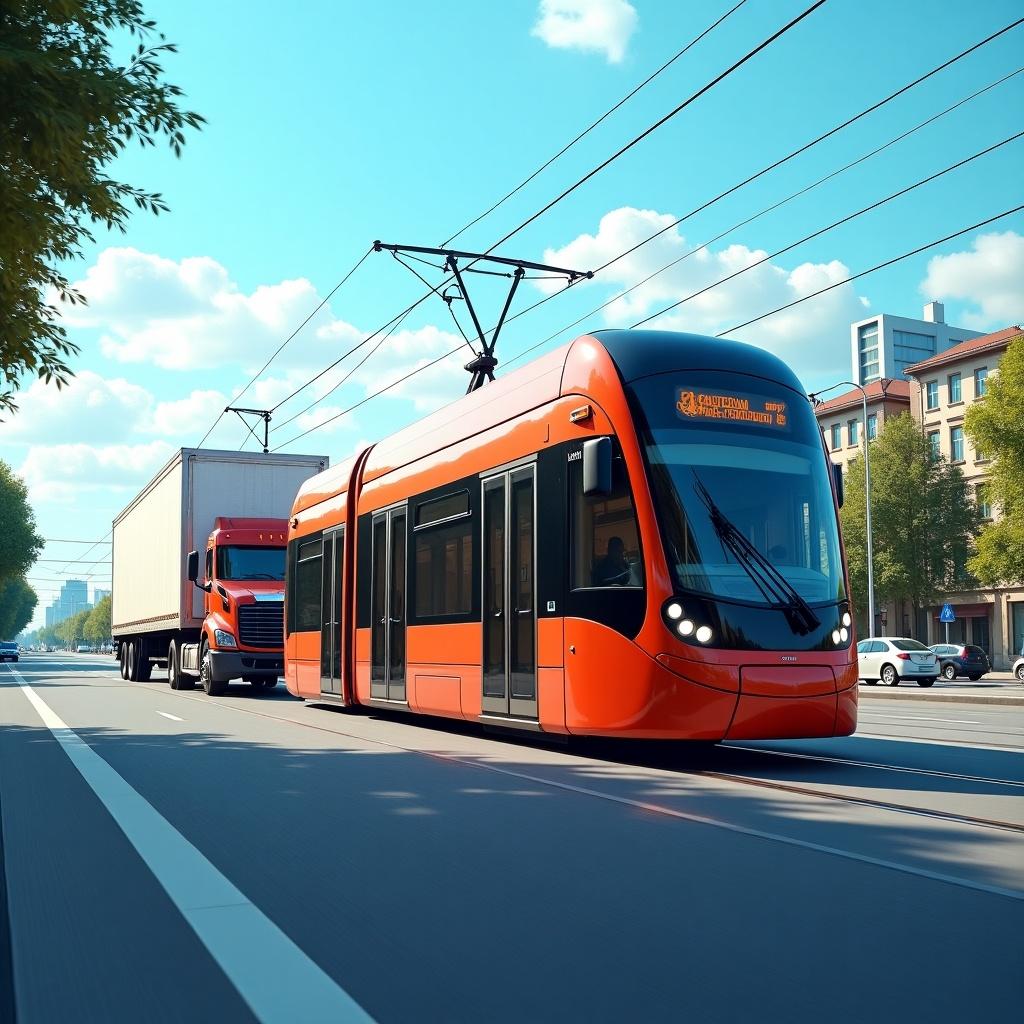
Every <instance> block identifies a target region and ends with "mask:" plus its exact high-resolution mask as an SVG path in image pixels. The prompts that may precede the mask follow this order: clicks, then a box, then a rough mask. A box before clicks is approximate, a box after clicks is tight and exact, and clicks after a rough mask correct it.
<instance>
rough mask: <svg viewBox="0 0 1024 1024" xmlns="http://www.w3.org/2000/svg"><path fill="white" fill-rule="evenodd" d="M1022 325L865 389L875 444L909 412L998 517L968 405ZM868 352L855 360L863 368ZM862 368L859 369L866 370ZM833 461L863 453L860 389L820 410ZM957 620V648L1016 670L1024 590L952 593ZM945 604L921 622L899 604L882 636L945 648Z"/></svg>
mask: <svg viewBox="0 0 1024 1024" xmlns="http://www.w3.org/2000/svg"><path fill="white" fill-rule="evenodd" d="M1021 336H1022V331H1021V328H1020V327H1007V328H1005V329H1004V330H1001V331H996V332H995V333H993V334H985V335H980V336H978V337H972V338H970V339H968V340H966V341H962V342H960V343H958V344H953V345H952V346H951V347H948V348H945V349H944V350H941V351H939V352H938V353H937V354H935V355H932V356H929V357H928V358H927V359H923V360H921V361H920V362H917V363H912V364H908V365H907V366H906V367H905V368H902V369H903V372H904V374H905V376H903V377H901V378H897V379H892V380H890V379H886V378H882V379H881V380H876V381H873V382H872V383H870V384H868V385H867V386H866V387H865V391H866V392H867V399H868V407H867V411H868V419H867V434H868V440H871V439H873V438H874V437H875V436H877V434H878V431H879V430H881V429H882V425H883V424H884V422H885V420H886V419H888V418H889V417H891V416H898V415H900V414H901V413H905V412H909V413H910V414H911V415H912V416H913V417H914V419H915V420H916V421H917V422H918V423H920V424H921V429H922V430H923V431H924V433H925V435H926V436H927V437H928V440H929V443H930V444H931V446H932V450H933V451H934V452H935V455H936V457H938V456H939V455H942V456H945V458H947V459H948V460H949V461H950V462H952V463H953V464H955V465H958V466H959V467H960V468H961V470H962V471H963V473H964V476H965V477H966V478H967V481H968V485H969V487H970V488H971V489H972V490H973V493H974V496H975V500H976V501H977V502H978V504H979V507H980V508H981V509H982V512H983V513H984V514H986V515H987V516H991V515H993V514H995V512H994V510H993V509H992V508H991V506H990V505H989V503H988V502H987V501H986V497H985V479H986V477H987V475H988V460H987V458H986V455H985V453H984V452H977V451H975V450H974V449H973V447H972V445H971V443H970V441H969V440H968V439H967V437H966V435H965V433H964V429H963V423H964V413H965V412H966V410H967V407H968V406H969V405H970V404H971V403H972V402H974V401H976V400H977V399H978V398H981V397H983V396H984V394H985V390H986V385H987V380H988V378H989V376H990V375H991V374H993V373H995V372H996V369H997V367H998V365H999V360H1000V359H1001V358H1002V355H1003V353H1004V352H1005V351H1006V349H1007V347H1008V346H1009V345H1010V343H1011V342H1012V341H1014V340H1015V339H1017V338H1020V337H1021ZM859 360H860V353H859V351H858V353H857V354H856V356H855V362H857V363H859ZM858 368H859V367H858V366H855V369H858ZM815 415H816V416H817V418H818V422H819V423H820V424H821V428H822V430H823V432H824V434H825V443H826V445H827V447H828V448H829V451H830V452H831V457H832V461H833V462H835V463H837V464H839V465H841V466H842V467H843V470H844V472H845V470H846V469H847V467H848V466H849V463H850V460H851V459H852V458H853V457H854V456H856V455H858V454H860V453H862V452H863V439H862V437H861V433H862V432H863V431H864V426H863V423H862V420H863V415H864V414H863V402H862V399H861V392H860V391H859V390H857V389H851V390H850V391H846V392H844V393H842V394H840V395H838V396H837V397H836V398H833V399H830V400H829V401H827V402H821V403H820V404H818V405H817V406H816V407H815ZM945 600H947V601H948V602H949V603H950V604H951V605H952V606H953V612H954V614H955V615H956V622H954V623H952V624H951V625H950V627H949V639H950V642H951V643H973V644H977V645H978V646H979V647H982V648H984V649H985V650H986V651H987V652H988V654H989V657H990V658H991V660H992V665H993V668H996V669H1008V668H1009V667H1010V665H1011V664H1012V662H1013V659H1014V657H1016V655H1017V654H1019V653H1020V652H1021V650H1022V648H1024V584H1022V585H1018V586H1012V587H998V588H986V589H981V590H975V591H969V592H964V593H957V594H947V595H945ZM941 609H942V605H941V604H939V605H937V606H935V607H934V608H929V609H927V610H926V611H925V613H924V614H922V615H921V616H920V617H919V620H918V621H917V622H916V623H915V622H913V621H912V609H911V608H910V606H909V605H907V606H906V607H897V606H896V604H894V603H891V604H889V605H888V606H886V607H881V608H879V610H878V611H877V613H876V621H875V624H874V632H875V633H876V635H889V636H894V635H896V636H913V637H916V638H917V639H919V640H921V641H922V642H923V643H927V644H933V643H942V642H944V640H945V636H946V631H945V630H946V627H945V625H944V624H943V623H940V622H939V613H940V612H941Z"/></svg>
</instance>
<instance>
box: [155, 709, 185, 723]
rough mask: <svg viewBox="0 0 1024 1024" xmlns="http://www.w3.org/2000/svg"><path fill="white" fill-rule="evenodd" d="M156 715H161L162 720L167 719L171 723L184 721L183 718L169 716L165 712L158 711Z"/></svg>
mask: <svg viewBox="0 0 1024 1024" xmlns="http://www.w3.org/2000/svg"><path fill="white" fill-rule="evenodd" d="M157 714H158V715H163V716H164V718H169V719H170V720H171V721H172V722H184V721H185V719H184V718H179V717H178V716H177V715H172V714H169V713H168V712H166V711H158V712H157Z"/></svg>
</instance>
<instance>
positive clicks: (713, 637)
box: [285, 331, 857, 740]
mask: <svg viewBox="0 0 1024 1024" xmlns="http://www.w3.org/2000/svg"><path fill="white" fill-rule="evenodd" d="M841 500H842V499H841V478H840V477H838V476H837V475H836V473H835V472H834V470H832V467H831V463H830V460H829V458H828V456H827V453H826V450H825V446H824V441H823V438H822V436H821V432H820V430H819V428H818V425H817V422H816V421H815V418H814V415H813V412H812V410H811V407H810V404H809V402H808V401H807V398H806V397H805V395H804V393H803V390H802V388H801V386H800V383H799V381H798V380H797V378H796V376H795V375H794V374H793V372H792V371H791V370H790V369H789V368H788V367H787V366H786V365H785V364H784V363H782V362H781V361H780V360H779V359H777V358H776V357H774V356H772V355H771V354H769V353H767V352H765V351H763V350H761V349H758V348H755V347H753V346H749V345H744V344H741V343H738V342H731V341H722V340H718V339H712V338H704V337H699V336H696V335H689V334H675V333H667V332H657V331H598V332H595V334H593V335H588V336H584V337H581V338H578V339H576V340H575V341H573V342H572V343H570V344H568V345H566V346H564V347H562V348H560V349H558V350H556V351H554V352H552V353H550V354H548V355H546V356H543V357H541V358H539V359H536V360H534V361H533V362H531V363H529V364H527V365H525V366H523V367H522V368H520V369H518V370H516V371H514V372H512V373H509V374H508V375H507V376H505V377H502V378H500V379H499V380H497V381H496V382H494V383H490V384H487V385H486V386H484V387H483V388H480V389H479V390H477V391H474V392H471V393H470V394H468V395H466V396H465V397H464V398H462V399H460V400H458V401H456V402H454V403H452V404H451V405H449V406H446V407H445V408H443V409H441V410H439V411H438V412H436V413H433V414H432V415H430V416H427V417H426V418H424V419H422V420H420V421H419V422H418V423H416V424H414V425H412V426H410V427H408V428H406V429H405V430H401V431H399V432H398V433H396V434H393V435H392V436H390V437H388V438H385V439H384V440H382V441H380V442H378V443H377V444H375V445H373V446H372V447H369V448H367V449H365V450H364V451H362V452H360V453H359V454H358V455H357V456H355V457H354V458H352V459H349V460H348V461H345V462H342V463H340V464H338V465H336V466H333V467H332V468H331V469H329V470H327V471H325V472H323V473H320V474H319V475H318V476H315V477H312V478H311V479H309V480H308V481H306V483H305V484H304V485H303V486H302V489H301V490H300V492H299V494H298V496H297V498H296V500H295V504H294V508H293V510H292V518H291V520H290V523H289V533H288V569H287V593H286V611H285V675H286V681H287V686H288V689H289V691H290V692H291V693H293V694H294V695H296V696H299V697H304V698H306V699H308V700H313V701H318V702H324V701H329V702H334V703H338V704H344V705H360V706H370V707H380V708H393V709H394V708H397V709H402V710H408V711H412V712H419V713H421V714H428V715H440V716H445V717H448V718H457V719H465V720H469V721H478V722H482V723H489V724H496V725H504V726H512V727H519V728H525V729H534V730H540V731H543V732H550V733H562V734H570V735H604V736H623V737H637V738H652V739H654V738H659V739H672V738H674V739H693V740H720V739H752V738H783V737H812V736H839V735H848V734H849V733H852V732H853V731H854V729H855V727H856V721H857V668H856V657H855V655H854V653H853V649H854V642H855V638H854V636H853V625H852V619H851V612H850V604H849V597H848V593H849V590H848V585H847V577H846V566H845V560H844V555H843V550H842V543H841V540H840V536H839V524H838V515H837V508H838V505H839V504H840V503H841Z"/></svg>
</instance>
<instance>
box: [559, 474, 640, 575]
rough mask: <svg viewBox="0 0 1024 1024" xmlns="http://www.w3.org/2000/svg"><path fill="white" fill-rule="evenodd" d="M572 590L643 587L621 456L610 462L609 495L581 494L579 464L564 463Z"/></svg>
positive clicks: (637, 535) (637, 533) (637, 537)
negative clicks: (610, 479)
mask: <svg viewBox="0 0 1024 1024" xmlns="http://www.w3.org/2000/svg"><path fill="white" fill-rule="evenodd" d="M569 494H570V515H571V517H572V519H571V523H572V541H571V544H572V587H573V589H574V590H581V589H585V588H592V587H642V586H643V585H644V567H643V562H642V560H641V557H640V531H639V529H638V528H637V522H636V509H635V508H634V507H633V498H632V495H631V494H630V491H629V480H628V477H627V475H626V470H625V466H624V464H623V462H622V459H621V458H617V459H615V460H613V463H612V491H611V493H610V494H607V495H590V496H587V495H584V493H583V464H582V462H571V463H569Z"/></svg>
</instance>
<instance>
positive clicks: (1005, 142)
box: [631, 131, 1024, 329]
mask: <svg viewBox="0 0 1024 1024" xmlns="http://www.w3.org/2000/svg"><path fill="white" fill-rule="evenodd" d="M1022 136H1024V131H1020V132H1017V133H1016V134H1014V135H1011V136H1009V137H1008V138H1005V139H1002V140H1001V141H999V142H996V143H994V144H993V145H991V146H988V147H986V148H985V149H982V150H980V151H979V152H977V153H973V154H971V156H968V157H964V159H963V160H958V161H957V162H956V163H953V164H950V165H949V166H948V167H944V168H943V169H942V170H941V171H936V172H935V173H934V174H929V175H928V176H927V177H926V178H921V179H920V180H919V181H915V182H914V183H913V184H912V185H907V186H906V187H905V188H901V189H900V190H899V191H897V192H893V193H891V194H890V195H887V196H885V197H884V198H882V199H879V200H877V201H876V202H873V203H871V204H869V205H868V206H864V207H862V208H861V209H859V210H855V211H854V212H853V213H849V214H847V215H846V216H845V217H840V218H839V220H835V221H833V222H832V223H831V224H826V225H825V227H822V228H818V229H817V230H816V231H812V232H811V233H810V234H809V235H804V237H803V238H799V239H797V240H796V241H795V242H790V243H789V245H785V246H783V247H782V248H781V249H776V250H775V252H772V253H768V254H766V255H765V256H762V257H761V258H760V259H757V260H755V261H754V262H753V263H748V264H747V265H746V266H745V267H741V268H740V269H739V270H735V271H733V272H732V273H731V274H727V275H726V276H725V277H722V278H719V279H718V280H717V281H713V282H712V283H711V284H708V285H705V286H704V287H703V288H699V289H698V290H697V291H695V292H692V293H691V294H690V295H687V296H685V297H683V298H681V299H678V300H677V301H675V302H673V303H670V304H669V305H667V306H664V307H663V308H661V309H659V310H658V311H657V312H656V313H652V314H651V315H650V316H647V317H644V318H643V319H642V320H638V321H637V322H636V323H635V324H632V325H631V329H632V328H636V327H642V326H643V325H644V324H646V323H649V322H650V321H651V320H654V319H656V318H657V317H659V316H664V315H665V313H668V312H670V311H671V310H673V309H676V308H677V307H679V306H681V305H683V304H684V303H686V302H690V301H691V300H692V299H695V298H697V297H698V296H699V295H704V294H705V293H706V292H709V291H711V290H712V289H713V288H717V287H719V285H723V284H726V283H727V282H729V281H732V280H734V279H735V278H737V277H740V276H741V275H742V274H746V273H747V272H748V271H750V270H754V269H755V268H756V267H760V266H761V265H762V264H764V263H767V262H768V261H769V260H773V259H775V258H776V257H778V256H782V255H783V254H784V253H787V252H789V251H790V250H792V249H795V248H797V246H800V245H803V244H804V243H805V242H809V241H811V240H812V239H814V238H818V237H819V236H820V235H823V234H825V233H826V232H828V231H832V230H833V229H834V228H837V227H839V226H840V225H841V224H847V223H849V222H850V221H851V220H854V219H855V218H857V217H860V216H862V215H863V214H865V213H870V212H871V211H872V210H877V209H878V208H879V207H881V206H884V205H885V204H886V203H891V202H892V201H893V200H894V199H899V198H900V197H901V196H905V195H906V194H907V193H908V192H913V191H914V190H915V189H918V188H921V186H923V185H927V184H929V183H930V182H933V181H935V180H937V179H938V178H941V177H943V176H944V175H946V174H949V173H951V172H952V171H956V170H959V169H960V168H961V167H965V166H966V165H967V164H969V163H972V162H973V161H974V160H978V159H980V158H981V157H983V156H987V155H988V154H989V153H994V152H995V151H996V150H998V149H1001V148H1002V147H1003V146H1006V145H1009V143H1011V142H1016V140H1017V139H1019V138H1021V137H1022Z"/></svg>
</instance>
